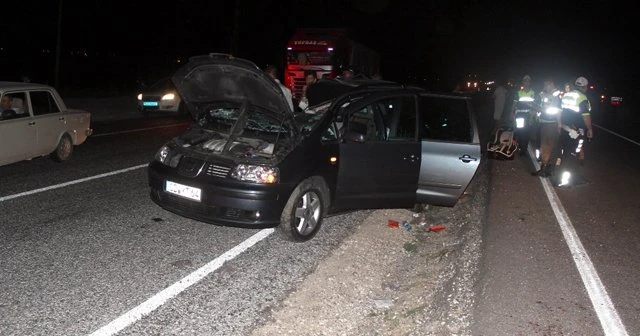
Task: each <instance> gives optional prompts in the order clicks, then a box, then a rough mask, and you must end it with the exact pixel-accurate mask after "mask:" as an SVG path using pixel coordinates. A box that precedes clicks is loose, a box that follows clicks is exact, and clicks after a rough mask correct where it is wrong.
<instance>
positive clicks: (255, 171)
mask: <svg viewBox="0 0 640 336" xmlns="http://www.w3.org/2000/svg"><path fill="white" fill-rule="evenodd" d="M231 178H234V179H236V180H240V181H248V182H255V183H278V181H279V180H280V170H279V169H278V168H275V167H265V166H254V165H248V164H240V165H237V166H236V167H235V168H234V169H233V171H231Z"/></svg>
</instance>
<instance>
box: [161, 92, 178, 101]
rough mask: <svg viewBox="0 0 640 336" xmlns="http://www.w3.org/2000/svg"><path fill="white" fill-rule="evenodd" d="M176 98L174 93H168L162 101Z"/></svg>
mask: <svg viewBox="0 0 640 336" xmlns="http://www.w3.org/2000/svg"><path fill="white" fill-rule="evenodd" d="M175 98H176V95H174V94H173V93H167V94H166V95H164V96H162V100H174V99H175Z"/></svg>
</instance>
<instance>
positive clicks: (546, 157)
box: [535, 79, 562, 177]
mask: <svg viewBox="0 0 640 336" xmlns="http://www.w3.org/2000/svg"><path fill="white" fill-rule="evenodd" d="M561 111H562V110H561V101H560V90H558V89H557V87H556V85H555V83H554V82H553V80H551V79H548V80H545V81H544V90H543V91H542V92H540V116H539V118H538V124H539V127H540V138H539V139H540V164H541V165H540V170H538V171H537V172H536V173H535V174H536V175H538V176H542V177H549V176H551V175H552V174H553V168H554V166H555V162H552V159H554V158H553V157H552V156H553V153H554V149H555V148H556V144H557V142H558V136H559V134H560V131H561V128H560V123H561V121H560V112H561Z"/></svg>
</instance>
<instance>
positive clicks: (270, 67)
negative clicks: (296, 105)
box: [264, 65, 295, 112]
mask: <svg viewBox="0 0 640 336" xmlns="http://www.w3.org/2000/svg"><path fill="white" fill-rule="evenodd" d="M264 71H265V72H266V73H267V74H268V75H269V77H271V78H273V80H274V81H276V83H278V86H280V90H282V94H283V95H284V97H285V98H286V99H287V103H288V104H289V108H290V109H291V112H295V110H294V109H293V95H292V94H291V90H289V88H288V87H286V86H284V84H282V83H280V80H279V79H278V69H276V67H274V66H273V65H267V67H266V69H264Z"/></svg>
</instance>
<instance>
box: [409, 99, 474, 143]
mask: <svg viewBox="0 0 640 336" xmlns="http://www.w3.org/2000/svg"><path fill="white" fill-rule="evenodd" d="M469 118H470V116H469V110H468V106H467V101H466V100H465V99H457V98H451V97H439V96H421V97H420V119H421V120H420V138H421V139H424V140H443V141H459V142H471V139H472V129H471V120H470V119H469Z"/></svg>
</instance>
